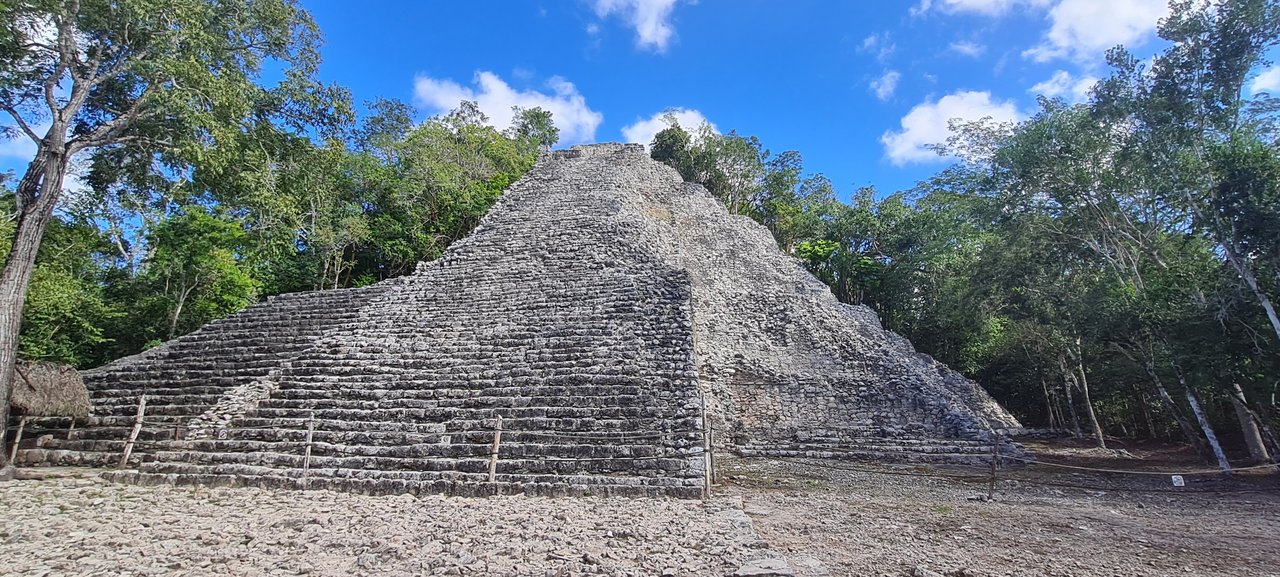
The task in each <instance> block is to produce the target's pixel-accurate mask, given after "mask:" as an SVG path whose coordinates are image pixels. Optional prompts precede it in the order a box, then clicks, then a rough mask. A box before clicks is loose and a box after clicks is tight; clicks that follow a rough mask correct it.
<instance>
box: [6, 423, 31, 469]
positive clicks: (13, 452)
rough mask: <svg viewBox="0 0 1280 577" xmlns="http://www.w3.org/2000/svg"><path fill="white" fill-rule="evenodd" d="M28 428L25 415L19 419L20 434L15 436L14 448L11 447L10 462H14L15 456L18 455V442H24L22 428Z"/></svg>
mask: <svg viewBox="0 0 1280 577" xmlns="http://www.w3.org/2000/svg"><path fill="white" fill-rule="evenodd" d="M25 428H27V416H26V415H23V416H22V418H21V419H18V434H16V435H14V436H13V448H12V449H9V462H10V463H12V462H13V459H14V457H17V456H18V444H19V443H21V442H22V430H23V429H25Z"/></svg>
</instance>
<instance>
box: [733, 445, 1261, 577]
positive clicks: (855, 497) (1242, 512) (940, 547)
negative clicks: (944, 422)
mask: <svg viewBox="0 0 1280 577" xmlns="http://www.w3.org/2000/svg"><path fill="white" fill-rule="evenodd" d="M1024 444H1026V445H1027V446H1028V448H1030V449H1033V450H1034V451H1036V453H1037V456H1038V457H1037V458H1039V459H1041V460H1043V461H1048V462H1054V463H1063V464H1069V465H1073V466H1085V467H1093V468H1108V469H1123V470H1148V471H1151V470H1188V469H1203V468H1204V465H1202V464H1197V463H1195V462H1194V459H1193V458H1190V457H1189V456H1188V455H1186V454H1185V453H1184V452H1182V451H1177V450H1172V449H1170V448H1168V447H1163V446H1152V447H1129V448H1127V449H1121V450H1115V451H1107V452H1102V451H1098V450H1096V449H1084V448H1081V447H1078V446H1074V445H1073V444H1071V443H1067V445H1066V446H1063V444H1062V443H1061V442H1055V443H1052V444H1051V443H1037V442H1027V443H1024ZM719 469H720V471H721V475H722V485H723V486H724V491H722V492H724V493H728V494H732V495H738V496H741V498H742V499H743V503H744V509H745V511H746V513H747V514H748V515H749V516H750V517H751V518H752V520H753V521H754V525H755V529H756V530H757V532H758V533H759V535H760V536H761V537H762V538H763V539H764V540H765V541H766V542H768V543H769V544H770V546H771V547H772V548H774V549H775V550H777V551H778V552H779V553H782V554H784V555H786V556H787V557H788V558H789V559H790V561H791V564H792V567H793V568H794V569H795V571H796V574H797V575H801V576H819V575H893V576H900V575H913V574H915V575H917V576H928V577H934V576H935V575H938V574H941V575H946V576H956V577H969V576H1026V577H1031V576H1054V577H1057V576H1080V577H1084V576H1099V577H1102V576H1107V577H1110V576H1117V577H1119V576H1134V575H1144V576H1145V575H1150V576H1167V575H1206V576H1209V575H1212V576H1234V575H1239V576H1250V577H1275V576H1280V478H1277V477H1280V475H1277V474H1275V473H1274V472H1271V471H1255V472H1252V473H1248V474H1245V473H1240V474H1237V475H1235V476H1234V478H1232V479H1225V480H1224V479H1222V478H1221V477H1220V476H1218V475H1194V476H1187V477H1185V479H1184V481H1185V483H1186V486H1184V487H1181V488H1178V487H1174V486H1173V485H1172V480H1171V479H1170V477H1168V476H1164V475H1142V476H1140V475H1122V474H1100V473H1092V472H1078V471H1074V470H1068V469H1060V468H1055V467H1047V466H1043V465H1030V466H1023V467H1018V468H1016V469H1013V470H1002V471H1001V472H1000V474H999V479H1000V481H999V482H998V483H997V485H996V490H995V493H994V496H995V500H994V501H991V502H987V501H986V500H985V497H986V495H987V493H988V487H989V477H988V475H987V473H986V472H985V471H983V470H981V469H979V468H975V467H867V466H866V465H858V464H852V463H829V462H828V463H812V462H796V461H760V460H739V461H728V460H724V459H722V460H721V462H720V466H719ZM866 469H873V470H876V471H877V472H867V471H866ZM934 475H953V477H938V476H934Z"/></svg>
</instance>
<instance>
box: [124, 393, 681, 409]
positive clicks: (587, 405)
mask: <svg viewBox="0 0 1280 577" xmlns="http://www.w3.org/2000/svg"><path fill="white" fill-rule="evenodd" d="M178 399H184V398H183V397H179V398H177V399H175V398H173V397H170V398H166V399H164V401H165V402H166V403H176V402H180V401H179V400H178ZM654 401H655V399H654V397H653V396H652V395H634V396H632V395H621V396H591V395H579V396H572V397H570V396H564V395H540V396H536V397H490V396H467V397H442V398H441V397H438V398H434V399H413V398H409V399H406V398H383V399H347V398H333V397H327V398H326V397H318V398H272V399H266V400H263V401H262V402H261V403H259V404H258V410H259V411H261V410H263V409H304V410H322V409H350V410H363V411H368V410H375V409H383V410H394V409H472V410H479V409H484V410H487V409H497V408H502V409H538V408H542V409H560V408H566V407H569V408H574V409H582V410H587V411H590V410H593V409H630V408H636V407H648V406H652V405H653V404H655V402H654ZM214 402H216V399H215V400H214ZM148 404H150V402H149V401H148ZM210 404H212V403H210ZM122 406H123V405H122Z"/></svg>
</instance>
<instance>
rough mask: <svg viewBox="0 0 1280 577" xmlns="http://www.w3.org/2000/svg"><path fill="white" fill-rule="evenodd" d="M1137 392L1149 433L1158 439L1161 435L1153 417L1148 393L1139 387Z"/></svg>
mask: <svg viewBox="0 0 1280 577" xmlns="http://www.w3.org/2000/svg"><path fill="white" fill-rule="evenodd" d="M1137 393H1138V402H1139V403H1141V405H1140V406H1141V407H1142V418H1143V420H1145V421H1146V423H1147V435H1149V436H1150V437H1151V438H1152V439H1157V438H1159V437H1160V434H1159V433H1157V432H1156V421H1155V419H1152V418H1151V404H1150V403H1149V402H1148V401H1147V395H1146V394H1145V393H1143V392H1142V390H1141V389H1138V391H1137Z"/></svg>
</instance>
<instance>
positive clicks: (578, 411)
mask: <svg viewBox="0 0 1280 577" xmlns="http://www.w3.org/2000/svg"><path fill="white" fill-rule="evenodd" d="M158 408H159V409H165V408H171V411H172V412H167V413H159V414H167V415H175V414H190V413H180V412H177V411H181V410H183V409H182V408H181V406H175V407H158ZM304 411H311V409H298V408H275V407H270V406H259V407H258V408H256V409H252V410H250V411H249V413H248V415H249V416H250V417H254V418H259V419H271V418H297V417H299V416H301V415H300V413H302V412H304ZM196 414H199V413H198V412H197V413H196ZM314 414H315V417H316V418H318V419H326V420H334V421H373V422H411V423H443V422H451V421H457V420H466V419H474V418H476V417H475V415H477V414H483V415H484V417H485V418H492V417H493V416H497V415H501V416H502V418H503V419H504V420H505V419H581V420H619V419H666V418H676V417H679V416H681V415H682V414H684V413H683V411H679V410H676V409H669V408H664V407H503V408H500V409H493V410H488V409H470V408H457V407H439V408H426V409H415V408H391V409H383V408H370V409H327V408H317V409H314Z"/></svg>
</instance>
